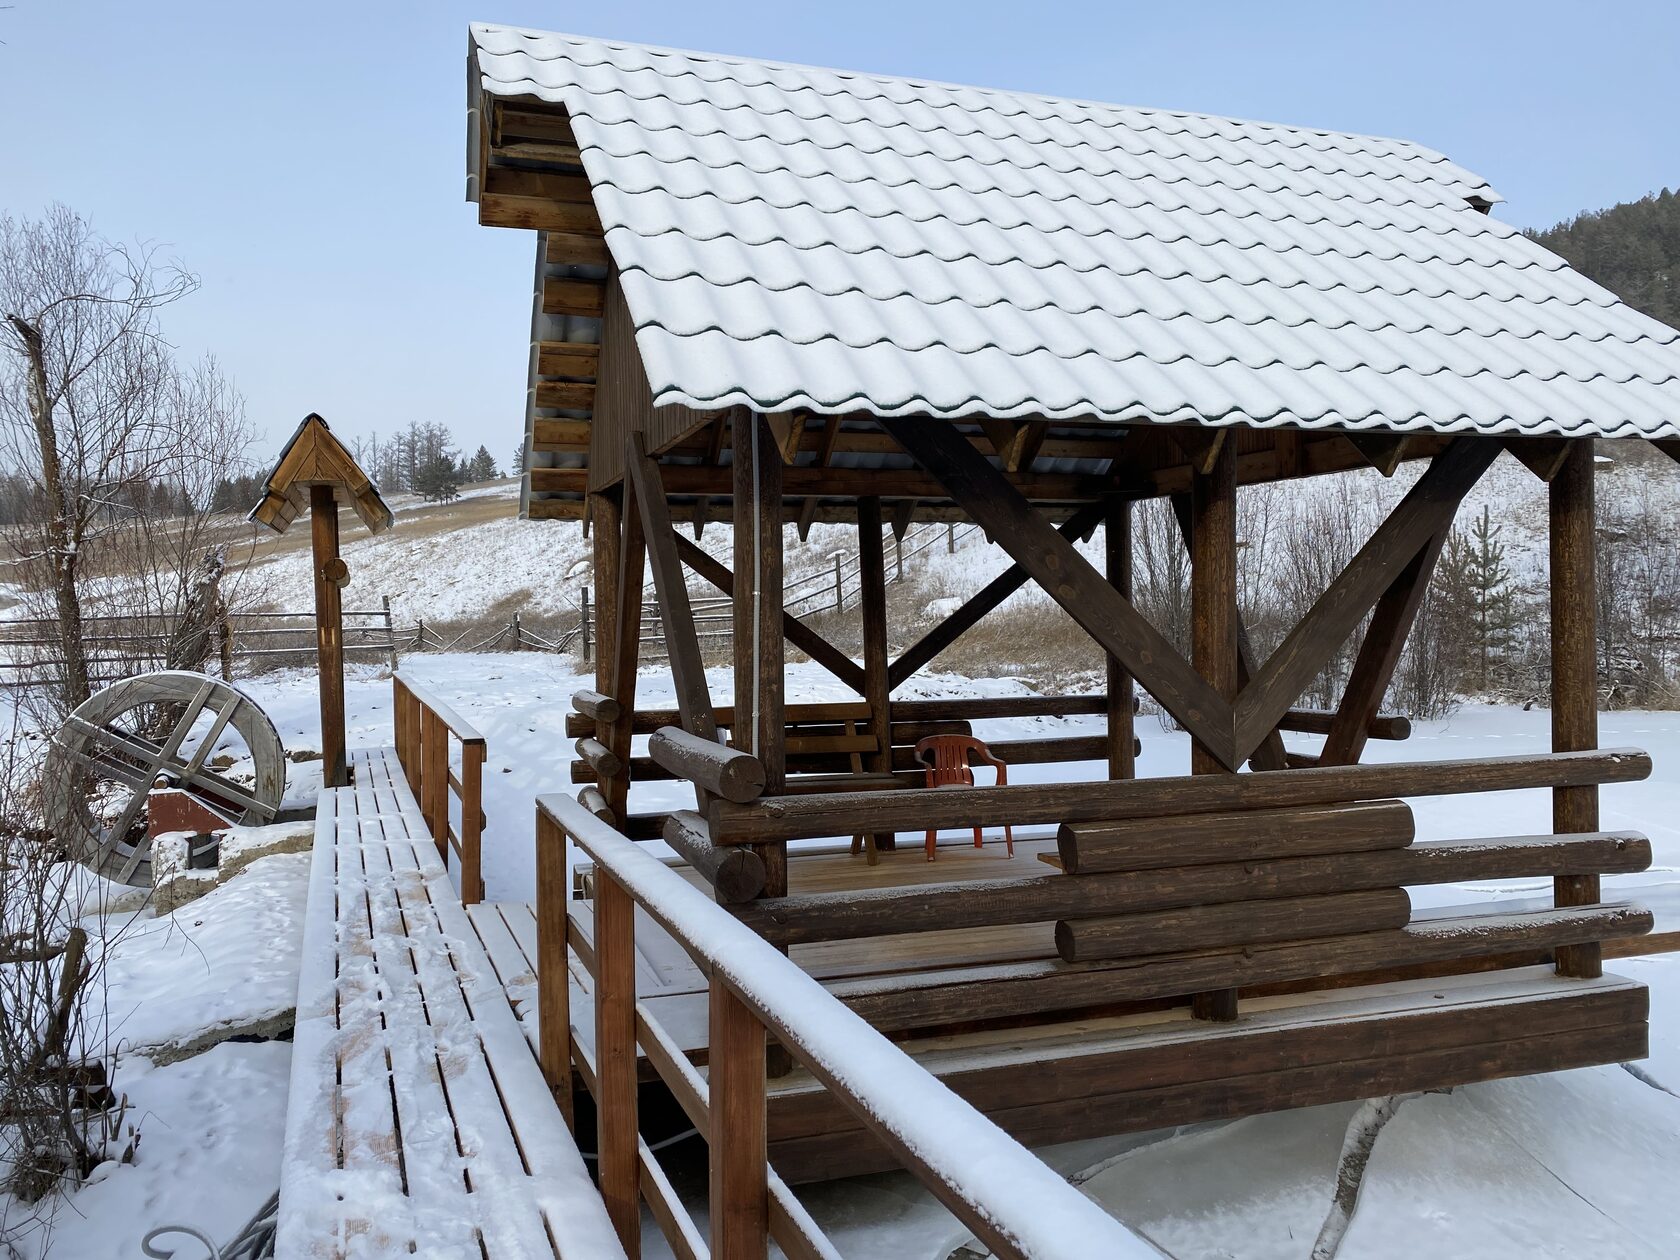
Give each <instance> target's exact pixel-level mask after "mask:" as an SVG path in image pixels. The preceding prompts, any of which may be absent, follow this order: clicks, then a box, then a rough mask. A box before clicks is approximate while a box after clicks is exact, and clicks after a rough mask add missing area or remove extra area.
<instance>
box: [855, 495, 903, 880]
mask: <svg viewBox="0 0 1680 1260" xmlns="http://www.w3.org/2000/svg"><path fill="white" fill-rule="evenodd" d="M857 520H858V589H859V590H860V591H861V596H860V608H861V611H862V613H863V698H864V700H865V701H866V702H867V703H868V705H869V733H870V734H871V735H873V736H874V737H875V751H874V752H873V753H871V754H870V756H869V768H870V769H871V770H874V771H877V772H885V771H889V770H891V769H892V704H891V700H890V699H889V690H890V688H891V684H890V683H889V682H888V681H887V670H888V665H889V663H888V661H887V574H886V557H885V556H884V555H883V554H882V545H881V500H879V499H876V498H862V499H859V500H858V501H857ZM874 840H875V848H876V849H877V850H881V849H893V848H896V847H897V844H898V837H897V836H896V835H895V834H894V833H892V832H882V833H880V834H878V835H876V836H875V837H874Z"/></svg>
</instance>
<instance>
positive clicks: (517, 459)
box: [511, 442, 525, 477]
mask: <svg viewBox="0 0 1680 1260" xmlns="http://www.w3.org/2000/svg"><path fill="white" fill-rule="evenodd" d="M511 467H512V469H513V475H514V476H515V477H523V476H524V475H525V443H524V442H521V443H520V444H519V445H518V446H516V447H514V448H513V463H512V465H511Z"/></svg>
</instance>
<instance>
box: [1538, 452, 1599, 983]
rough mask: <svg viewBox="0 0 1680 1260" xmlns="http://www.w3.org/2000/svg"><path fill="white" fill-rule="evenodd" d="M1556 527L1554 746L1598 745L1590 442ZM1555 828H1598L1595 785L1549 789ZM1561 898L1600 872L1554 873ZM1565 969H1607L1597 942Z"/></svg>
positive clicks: (1583, 899) (1573, 899) (1591, 894)
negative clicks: (1562, 874) (1585, 873)
mask: <svg viewBox="0 0 1680 1260" xmlns="http://www.w3.org/2000/svg"><path fill="white" fill-rule="evenodd" d="M1549 500H1550V502H1549V525H1550V532H1551V596H1552V598H1551V631H1552V749H1553V751H1555V752H1577V751H1581V750H1584V749H1590V748H1594V747H1596V746H1597V745H1598V626H1597V594H1596V585H1597V584H1596V580H1595V574H1594V566H1595V556H1594V551H1593V538H1594V534H1593V444H1592V440H1591V439H1580V440H1578V441H1575V442H1572V443H1570V447H1569V451H1568V453H1567V455H1566V457H1565V459H1564V460H1563V463H1562V465H1561V467H1560V468H1559V469H1558V472H1557V475H1556V476H1554V477H1553V478H1552V481H1551V486H1550V494H1549ZM1552 830H1553V831H1556V832H1578V831H1597V830H1598V789H1597V788H1596V787H1592V786H1581V787H1560V788H1558V789H1556V790H1555V791H1554V792H1553V793H1552ZM1552 897H1553V900H1554V901H1555V902H1556V903H1557V904H1558V905H1559V906H1581V905H1591V904H1592V903H1593V902H1595V901H1597V900H1598V899H1599V879H1598V876H1597V875H1568V876H1560V877H1559V878H1557V879H1554V880H1553V881H1552ZM1557 969H1558V972H1559V974H1560V975H1565V976H1575V977H1592V976H1597V975H1599V974H1601V973H1602V971H1603V959H1602V952H1601V950H1600V949H1599V946H1598V944H1597V943H1596V942H1593V943H1587V944H1580V945H1572V946H1570V947H1569V948H1568V949H1561V950H1559V951H1558V958H1557Z"/></svg>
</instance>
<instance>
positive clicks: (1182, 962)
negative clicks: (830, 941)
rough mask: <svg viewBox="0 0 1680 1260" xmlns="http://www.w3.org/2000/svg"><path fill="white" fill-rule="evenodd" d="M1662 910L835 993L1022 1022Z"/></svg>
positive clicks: (1004, 968)
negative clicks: (1021, 1020)
mask: <svg viewBox="0 0 1680 1260" xmlns="http://www.w3.org/2000/svg"><path fill="white" fill-rule="evenodd" d="M1653 921H1654V917H1653V915H1652V913H1651V911H1650V910H1648V909H1646V908H1644V907H1642V906H1637V905H1627V904H1622V903H1606V904H1603V905H1595V906H1569V907H1559V908H1556V909H1551V910H1525V911H1512V912H1510V913H1490V914H1475V915H1466V916H1464V917H1461V918H1436V919H1428V920H1424V921H1421V922H1417V923H1411V924H1408V925H1407V926H1405V927H1403V928H1393V929H1390V930H1387V931H1380V932H1359V933H1354V934H1350V935H1347V936H1328V937H1320V938H1319V939H1317V940H1310V941H1283V942H1278V943H1275V944H1257V945H1248V946H1243V947H1241V948H1236V949H1220V950H1205V951H1199V952H1196V953H1186V954H1168V955H1164V956H1159V955H1158V956H1153V957H1144V958H1126V959H1120V960H1118V961H1105V962H1088V963H1065V962H1062V961H1061V960H1060V959H1050V960H1045V961H1035V962H1023V963H998V964H992V965H986V966H976V967H965V968H954V969H951V970H948V971H939V972H923V973H920V974H919V975H915V976H911V977H907V978H906V977H870V978H867V979H862V980H844V981H838V982H836V983H834V984H832V985H830V986H829V989H830V991H831V992H832V993H833V994H834V995H835V996H836V997H838V998H840V999H841V1000H842V1001H843V1002H845V1004H846V1005H847V1006H848V1007H850V1008H851V1009H852V1010H853V1011H854V1012H856V1013H857V1014H858V1015H861V1016H862V1017H863V1018H864V1019H866V1020H868V1021H869V1023H870V1024H871V1025H872V1026H873V1027H875V1028H878V1029H880V1030H881V1031H882V1032H904V1031H908V1030H910V1029H916V1028H934V1027H940V1026H943V1025H946V1024H950V1023H971V1022H973V1021H975V1020H980V1019H984V1020H1002V1019H1019V1018H1024V1017H1027V1016H1032V1015H1039V1014H1043V1013H1045V1012H1048V1011H1057V1012H1067V1011H1074V1010H1083V1009H1110V1008H1114V1007H1118V1006H1123V1005H1125V1004H1127V1003H1136V1002H1150V1001H1156V1000H1161V999H1172V998H1181V997H1183V996H1184V995H1185V994H1189V993H1202V992H1206V991H1208V990H1212V989H1226V988H1234V989H1238V990H1240V991H1246V990H1248V989H1251V988H1257V987H1262V986H1281V985H1286V984H1295V982H1306V984H1307V985H1309V986H1310V987H1314V988H1317V987H1320V986H1328V985H1329V984H1330V983H1331V982H1332V981H1336V980H1339V979H1340V978H1342V977H1349V978H1360V982H1364V981H1366V980H1368V981H1370V982H1373V983H1374V982H1377V981H1380V980H1385V979H1394V978H1395V977H1396V975H1397V974H1399V973H1403V972H1405V971H1406V970H1408V969H1417V970H1418V971H1419V972H1420V973H1422V974H1430V975H1446V974H1452V973H1455V972H1462V971H1470V970H1479V969H1481V968H1479V967H1477V966H1476V965H1475V962H1476V960H1482V961H1483V962H1487V963H1492V964H1493V965H1495V966H1503V965H1511V966H1522V965H1527V964H1529V963H1534V962H1540V961H1543V960H1545V959H1547V958H1549V957H1550V956H1551V955H1552V954H1553V953H1555V951H1556V950H1558V949H1562V948H1567V947H1568V946H1571V945H1580V944H1585V943H1589V942H1593V941H1618V940H1626V939H1629V938H1632V937H1638V936H1643V935H1645V934H1646V933H1648V932H1649V931H1650V930H1651V927H1652V924H1653Z"/></svg>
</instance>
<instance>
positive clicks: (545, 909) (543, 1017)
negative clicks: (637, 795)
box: [537, 809, 573, 1129]
mask: <svg viewBox="0 0 1680 1260" xmlns="http://www.w3.org/2000/svg"><path fill="white" fill-rule="evenodd" d="M568 892H569V889H568V888H567V886H566V835H565V833H564V832H563V831H561V830H560V827H559V825H558V824H556V823H555V821H554V820H553V819H552V818H550V817H549V816H548V815H547V814H545V813H543V811H542V810H540V809H539V810H538V811H537V1019H538V1024H537V1035H538V1046H537V1058H538V1060H539V1061H540V1062H541V1064H542V1070H543V1078H544V1079H545V1080H546V1081H547V1082H548V1088H549V1090H550V1092H552V1093H553V1095H554V1100H555V1101H556V1102H557V1103H559V1104H560V1115H561V1116H562V1117H563V1118H564V1119H565V1121H566V1127H567V1128H568V1129H570V1128H572V1127H573V1109H572V1012H571V993H570V991H569V988H568V986H569V984H570V978H569V977H570V972H569V969H568V967H567V962H566V898H567V895H568Z"/></svg>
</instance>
